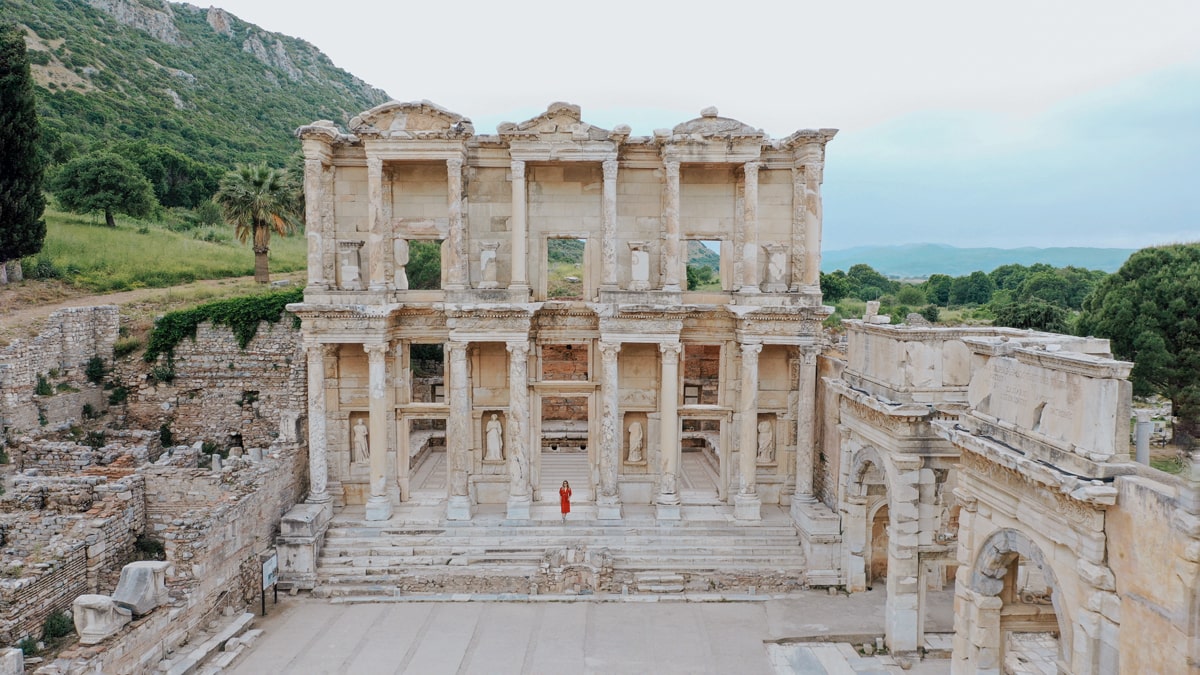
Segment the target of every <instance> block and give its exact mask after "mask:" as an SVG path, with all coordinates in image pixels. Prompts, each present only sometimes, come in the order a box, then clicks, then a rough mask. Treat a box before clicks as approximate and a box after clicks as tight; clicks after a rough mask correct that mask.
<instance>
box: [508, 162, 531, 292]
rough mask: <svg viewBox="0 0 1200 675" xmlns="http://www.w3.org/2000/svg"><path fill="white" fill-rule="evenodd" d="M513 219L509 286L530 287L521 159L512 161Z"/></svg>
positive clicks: (522, 163) (527, 225) (523, 172)
mask: <svg viewBox="0 0 1200 675" xmlns="http://www.w3.org/2000/svg"><path fill="white" fill-rule="evenodd" d="M511 169H512V219H511V221H510V223H509V229H510V234H511V235H512V246H511V248H512V264H511V269H512V272H511V277H510V279H509V282H508V287H509V288H513V289H525V288H528V287H529V274H528V272H527V271H526V261H527V259H528V255H529V252H528V250H527V248H526V242H527V241H528V239H529V223H528V221H527V220H526V218H527V216H526V206H525V205H526V201H527V196H526V191H525V162H522V161H521V160H519V159H514V160H513V161H512V167H511Z"/></svg>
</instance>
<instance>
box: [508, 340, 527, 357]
mask: <svg viewBox="0 0 1200 675" xmlns="http://www.w3.org/2000/svg"><path fill="white" fill-rule="evenodd" d="M504 348H505V349H507V350H508V353H509V354H512V355H513V356H517V357H525V356H529V343H528V342H505V343H504Z"/></svg>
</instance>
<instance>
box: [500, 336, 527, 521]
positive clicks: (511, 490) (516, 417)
mask: <svg viewBox="0 0 1200 675" xmlns="http://www.w3.org/2000/svg"><path fill="white" fill-rule="evenodd" d="M506 348H507V349H508V428H507V429H506V434H507V436H508V438H507V439H505V443H506V444H507V446H508V480H509V483H508V519H509V520H529V507H530V506H531V505H532V503H533V497H532V492H531V491H530V489H529V463H530V457H529V343H528V342H509V343H508V344H507V345H506Z"/></svg>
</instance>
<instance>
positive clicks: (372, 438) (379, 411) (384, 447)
mask: <svg viewBox="0 0 1200 675" xmlns="http://www.w3.org/2000/svg"><path fill="white" fill-rule="evenodd" d="M363 349H364V350H365V351H366V352H367V391H368V394H369V397H368V404H369V406H370V407H369V410H370V412H369V413H368V418H369V424H368V425H367V426H368V433H369V434H370V435H369V436H368V437H367V443H368V448H369V450H370V453H371V496H370V497H369V498H367V509H366V518H367V520H387V519H388V518H391V517H392V501H391V499H389V498H388V494H387V453H388V423H387V422H388V408H389V407H390V406H389V405H388V399H389V396H388V389H389V388H388V386H387V385H388V382H387V353H388V345H387V343H379V344H365V345H363Z"/></svg>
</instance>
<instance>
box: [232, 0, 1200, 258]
mask: <svg viewBox="0 0 1200 675" xmlns="http://www.w3.org/2000/svg"><path fill="white" fill-rule="evenodd" d="M219 6H221V7H223V8H225V9H226V10H228V11H230V12H232V13H233V14H235V15H237V16H238V17H240V18H242V19H244V20H246V21H249V22H251V23H255V24H258V25H259V26H261V27H263V28H265V29H267V30H271V31H277V32H282V33H286V34H288V35H293V36H296V37H299V38H303V39H305V40H307V41H309V42H311V43H313V44H314V45H316V46H317V47H319V48H320V49H321V50H323V51H324V52H325V53H326V54H328V55H329V56H330V58H332V59H333V61H334V63H335V64H337V65H338V66H340V67H342V68H344V69H346V70H348V71H350V72H352V73H354V74H355V75H357V76H359V77H361V78H362V79H364V80H366V81H367V82H370V83H371V84H373V85H375V86H377V87H379V88H381V89H383V90H385V91H387V92H388V93H389V94H390V95H391V96H392V97H393V98H396V99H399V100H412V99H429V100H432V101H434V102H436V103H438V104H440V105H442V106H445V107H447V108H450V109H451V110H454V111H455V112H458V113H460V114H463V115H466V116H467V117H470V118H471V119H472V120H473V121H474V122H475V128H476V132H477V133H494V132H495V125H496V124H497V123H498V122H501V121H505V120H507V121H513V122H519V121H522V120H524V119H528V118H529V117H532V116H533V115H535V114H537V113H539V112H541V111H543V110H545V107H546V105H547V104H548V103H550V102H552V101H570V102H572V103H577V104H579V105H581V106H582V107H583V117H584V119H585V120H586V121H588V122H591V123H593V124H597V125H599V126H602V127H606V128H611V127H612V126H614V125H616V124H622V123H624V124H629V125H631V126H632V127H633V131H634V133H635V134H643V135H644V134H649V133H651V132H652V131H653V130H654V129H655V128H660V127H671V126H674V125H675V124H677V123H679V122H682V121H684V120H687V119H690V118H692V117H696V116H697V115H698V113H699V110H700V109H701V108H703V107H705V106H709V105H715V106H717V107H718V108H719V109H720V111H721V114H722V115H723V116H729V117H735V118H737V119H740V120H742V121H743V122H746V123H747V124H750V125H753V126H757V127H761V128H763V129H764V130H765V131H766V132H767V133H768V134H770V135H771V136H773V137H782V136H786V135H787V134H789V133H791V132H792V131H794V130H796V129H799V128H816V127H834V128H838V129H841V133H839V135H838V137H837V138H835V139H834V140H833V141H832V142H831V143H830V145H829V147H828V154H827V161H826V172H825V188H824V190H825V196H826V200H825V242H824V244H825V245H824V247H825V248H827V249H837V248H846V247H850V246H855V245H867V244H901V243H915V242H927V241H928V242H937V243H948V244H954V245H958V246H1003V247H1015V246H1117V247H1130V248H1135V247H1140V246H1146V245H1150V244H1157V243H1166V242H1170V241H1181V240H1188V241H1195V240H1200V197H1197V195H1200V2H1197V1H1196V0H1176V1H1169V0H1142V1H1140V2H1130V1H1129V0H1123V1H1121V2H1115V1H1111V0H1088V1H1078V0H1071V1H1065V0H1055V1H1051V2H1047V1H1046V0H1009V1H1008V2H1004V3H981V2H969V1H963V0H946V1H929V0H910V1H908V2H895V1H892V0H879V1H874V2H866V1H861V2H850V1H835V0H827V1H826V2H822V3H814V2H804V1H801V0H775V1H774V2H765V1H763V0H739V1H738V2H728V3H720V4H717V3H708V2H703V1H701V2H691V3H687V2H678V1H676V2H658V1H656V0H640V1H638V2H633V1H630V0H607V1H605V2H590V3H584V2H569V1H566V0H559V1H549V0H535V1H528V0H526V1H523V2H515V3H510V2H498V1H496V0H488V1H478V0H460V1H459V2H449V1H444V2H430V1H428V0H424V1H419V2H414V1H411V0H410V1H409V2H404V1H403V0H401V1H400V2H389V3H346V4H340V3H330V2H328V0H320V1H319V2H318V1H317V0H220V5H219Z"/></svg>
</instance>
